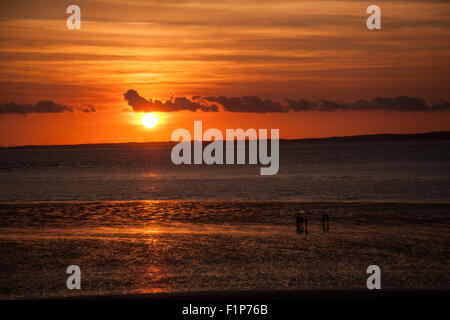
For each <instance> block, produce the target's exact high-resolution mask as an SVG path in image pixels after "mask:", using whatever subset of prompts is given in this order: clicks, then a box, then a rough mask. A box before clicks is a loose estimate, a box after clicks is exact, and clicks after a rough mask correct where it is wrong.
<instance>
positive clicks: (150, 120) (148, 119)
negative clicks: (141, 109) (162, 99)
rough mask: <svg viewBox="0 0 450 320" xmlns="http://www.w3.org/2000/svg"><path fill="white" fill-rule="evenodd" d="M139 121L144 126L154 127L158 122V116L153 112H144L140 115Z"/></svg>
mask: <svg viewBox="0 0 450 320" xmlns="http://www.w3.org/2000/svg"><path fill="white" fill-rule="evenodd" d="M141 123H142V124H143V125H144V127H146V128H154V127H155V126H156V125H157V124H158V117H157V116H156V115H154V114H153V113H146V114H144V116H143V117H142V119H141Z"/></svg>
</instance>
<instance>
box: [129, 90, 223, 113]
mask: <svg viewBox="0 0 450 320" xmlns="http://www.w3.org/2000/svg"><path fill="white" fill-rule="evenodd" d="M123 97H124V99H125V100H126V101H127V102H128V105H130V106H131V107H132V108H133V111H135V112H152V111H160V112H174V111H181V110H189V111H193V112H195V111H197V110H201V111H204V112H209V111H210V112H217V111H219V109H218V107H217V105H215V104H212V105H208V104H207V103H205V102H200V101H198V102H197V101H195V100H196V99H195V98H197V99H200V97H193V98H191V99H188V98H185V97H177V98H172V99H169V100H167V101H165V102H161V101H159V100H152V99H149V100H147V99H145V98H143V97H141V96H140V95H139V93H137V92H136V91H135V90H132V89H130V90H128V91H127V92H126V93H124V95H123Z"/></svg>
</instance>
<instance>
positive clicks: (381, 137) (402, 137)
mask: <svg viewBox="0 0 450 320" xmlns="http://www.w3.org/2000/svg"><path fill="white" fill-rule="evenodd" d="M407 140H450V131H434V132H425V133H406V134H392V133H380V134H366V135H354V136H335V137H326V138H302V139H280V143H302V142H318V143H320V142H349V141H407ZM175 143H176V142H172V141H160V142H157V141H153V142H118V143H117V142H112V143H82V144H63V145H22V146H9V147H5V146H0V149H27V148H72V147H88V148H89V147H121V146H146V145H161V146H162V145H169V146H171V145H174V144H175Z"/></svg>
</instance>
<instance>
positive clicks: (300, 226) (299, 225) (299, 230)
mask: <svg viewBox="0 0 450 320" xmlns="http://www.w3.org/2000/svg"><path fill="white" fill-rule="evenodd" d="M295 222H296V223H295V224H296V226H297V233H303V216H301V215H300V214H297V218H296V221H295Z"/></svg>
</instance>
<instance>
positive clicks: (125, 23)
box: [0, 0, 450, 146]
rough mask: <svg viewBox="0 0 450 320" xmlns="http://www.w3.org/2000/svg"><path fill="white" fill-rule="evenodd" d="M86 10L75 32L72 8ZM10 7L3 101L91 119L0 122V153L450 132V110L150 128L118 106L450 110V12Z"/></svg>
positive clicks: (402, 4) (204, 4) (389, 5)
mask: <svg viewBox="0 0 450 320" xmlns="http://www.w3.org/2000/svg"><path fill="white" fill-rule="evenodd" d="M74 3H75V4H77V5H79V6H80V8H81V25H82V28H81V30H68V29H67V28H66V18H67V17H68V15H67V14H66V7H67V6H68V5H70V4H74ZM369 4H373V3H369V2H367V1H353V0H352V1H301V0H285V1H284V0H283V1H256V0H248V1H243V0H223V1H211V0H210V1H201V0H200V1H181V0H179V1H146V0H127V1H125V0H108V1H106V0H91V1H76V2H66V1H56V0H53V1H50V0H43V1H38V0H36V1H29V0H26V1H24V0H18V1H10V2H6V1H2V3H1V4H0V39H1V41H2V46H1V49H0V70H1V72H0V77H1V78H0V82H1V86H0V103H6V102H15V103H30V104H34V103H36V102H37V101H42V100H52V101H54V102H55V103H58V104H63V105H68V106H72V107H75V108H77V107H80V106H83V105H87V104H92V105H95V106H96V110H97V112H95V113H82V112H77V111H75V112H65V113H60V114H27V115H19V114H0V145H2V146H6V145H23V144H73V143H95V142H127V141H146V140H152V141H167V140H169V139H170V134H171V132H172V131H173V130H174V129H176V128H180V127H184V128H188V129H190V130H192V127H193V121H194V120H203V126H204V128H208V127H216V128H219V129H225V128H237V127H243V128H249V127H253V128H279V129H280V136H281V138H303V137H325V136H336V135H340V136H342V135H354V134H368V133H380V132H392V133H409V132H425V131H437V130H450V112H448V111H447V112H434V113H429V112H396V111H389V110H386V111H370V112H369V111H335V112H318V111H307V112H288V113H265V114H260V113H240V112H239V113H238V112H225V111H220V112H200V111H197V112H190V111H178V112H167V113H163V114H160V120H161V121H160V124H159V125H158V126H157V127H155V128H153V129H147V128H144V127H143V126H142V125H139V123H138V119H139V117H140V116H141V115H140V114H138V113H135V112H133V110H132V108H131V107H130V106H129V105H128V104H127V102H126V101H125V100H124V99H123V94H124V93H125V92H127V90H129V89H134V90H136V91H137V92H139V94H140V95H141V96H143V97H145V98H147V99H160V100H165V99H168V98H171V97H184V96H186V97H191V96H197V95H198V96H227V97H228V96H231V97H239V96H258V97H261V98H262V99H271V100H273V101H283V100H284V99H285V98H289V99H308V100H313V101H316V100H320V99H329V100H333V101H336V100H338V101H345V102H352V101H355V100H358V99H373V98H376V97H397V96H412V97H418V98H422V99H424V100H425V101H427V102H429V103H430V104H431V103H435V102H438V101H440V100H447V101H448V100H449V99H450V90H449V89H450V82H449V81H448V76H449V74H450V72H449V71H450V60H449V53H450V41H449V39H450V37H449V35H450V20H449V19H448V17H449V15H450V3H449V2H447V1H437V0H436V1H433V0H427V1H379V2H376V4H378V5H379V6H380V7H381V10H382V30H381V31H369V30H367V28H366V26H365V21H366V18H367V16H368V15H367V14H366V13H365V11H366V8H367V6H368V5H369Z"/></svg>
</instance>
